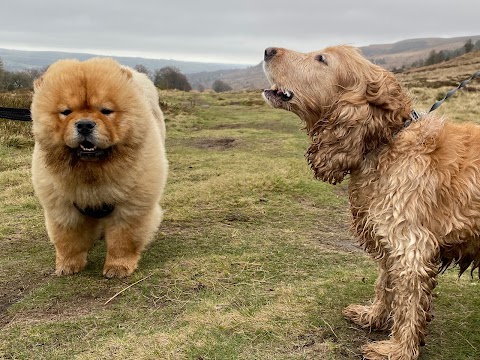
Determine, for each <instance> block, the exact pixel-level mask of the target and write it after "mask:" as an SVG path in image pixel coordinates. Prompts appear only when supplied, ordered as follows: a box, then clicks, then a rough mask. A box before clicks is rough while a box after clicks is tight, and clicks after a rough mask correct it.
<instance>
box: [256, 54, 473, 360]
mask: <svg viewBox="0 0 480 360" xmlns="http://www.w3.org/2000/svg"><path fill="white" fill-rule="evenodd" d="M319 54H322V55H324V57H325V58H324V59H325V61H318V55H319ZM265 72H266V74H267V76H268V78H269V79H270V81H271V82H272V84H273V83H274V84H276V85H277V87H278V88H279V89H282V90H288V91H290V92H293V98H292V99H291V100H290V101H283V100H282V99H281V98H280V97H278V96H276V95H275V93H276V92H275V91H273V90H266V91H265V92H264V97H265V99H266V100H267V101H268V102H269V103H270V104H271V105H272V106H273V107H277V108H284V109H286V110H290V111H293V112H294V113H296V114H297V115H298V116H299V117H300V118H302V119H303V120H304V121H305V126H306V130H307V132H308V134H309V135H310V138H311V146H310V148H309V149H308V151H307V155H306V156H307V159H308V161H309V163H310V165H311V166H312V169H313V171H314V173H315V176H316V177H317V178H318V179H320V180H323V181H327V182H330V183H333V184H335V183H338V182H340V181H342V180H343V178H344V176H345V175H347V174H350V182H349V185H348V186H349V198H350V205H351V212H352V215H353V231H354V234H355V235H356V236H357V238H358V240H359V242H360V243H361V244H362V245H363V246H364V247H365V249H366V250H367V251H368V252H369V253H370V254H371V255H372V257H373V258H374V259H375V260H376V261H377V262H378V264H379V268H380V275H379V278H378V280H377V285H376V289H375V298H374V300H373V303H372V304H371V305H370V306H363V305H350V306H348V307H347V308H346V309H345V310H344V312H343V313H344V315H345V316H346V317H347V318H349V319H350V320H352V321H353V322H355V323H356V324H358V325H360V326H362V327H364V328H369V329H390V330H391V335H390V339H389V340H386V341H380V342H374V343H370V344H367V345H365V346H364V347H363V351H364V355H365V357H366V358H368V359H392V360H393V359H395V360H407V359H417V358H418V356H419V345H421V344H424V342H425V336H426V325H427V322H428V321H430V320H431V315H430V314H431V302H432V291H433V289H434V287H435V285H436V276H437V274H438V272H439V270H440V269H441V268H445V267H447V266H449V265H450V264H452V263H458V264H459V265H460V271H461V272H463V271H465V270H466V269H467V268H468V267H469V266H470V265H471V266H472V271H473V269H475V268H478V267H479V266H480V127H479V126H476V125H472V124H454V123H449V122H445V121H443V120H442V119H439V118H437V117H436V116H435V115H426V116H423V117H422V118H421V119H420V120H419V121H417V122H414V123H412V124H411V125H409V126H408V127H405V123H406V122H407V121H408V119H409V113H410V111H411V110H412V106H411V101H410V99H409V97H408V95H407V94H406V93H405V92H404V91H403V90H402V89H401V87H400V85H399V84H398V82H397V81H396V80H395V77H394V76H393V75H392V74H391V73H389V72H388V71H386V70H384V69H382V68H380V67H378V66H376V65H373V64H372V63H370V62H369V61H367V60H366V59H364V58H363V57H362V56H361V55H360V53H359V51H358V50H356V49H354V48H351V47H348V46H338V47H331V48H327V49H325V50H322V51H318V52H314V53H309V54H303V53H298V52H294V51H290V50H286V49H276V54H275V56H272V57H269V58H268V59H267V58H266V60H265Z"/></svg>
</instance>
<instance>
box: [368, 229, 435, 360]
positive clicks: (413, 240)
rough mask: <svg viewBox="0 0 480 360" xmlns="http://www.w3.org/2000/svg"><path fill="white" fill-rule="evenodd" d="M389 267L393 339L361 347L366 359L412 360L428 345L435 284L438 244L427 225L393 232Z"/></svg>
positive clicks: (390, 241)
mask: <svg viewBox="0 0 480 360" xmlns="http://www.w3.org/2000/svg"><path fill="white" fill-rule="evenodd" d="M390 234H392V235H394V234H397V235H399V236H397V237H396V238H390V240H389V243H390V245H391V251H390V253H389V256H388V261H387V268H388V273H389V280H390V282H391V286H392V290H393V302H392V313H393V326H392V332H391V334H390V339H389V340H386V341H378V342H373V343H370V344H367V345H365V346H363V347H362V350H363V353H364V355H365V358H367V359H389V360H413V359H417V358H418V356H419V346H420V345H423V344H425V336H426V325H427V321H428V318H429V311H430V307H431V301H432V291H433V289H434V287H435V285H436V275H437V269H438V267H437V264H436V260H437V253H438V244H437V241H436V239H435V238H434V236H433V235H432V234H431V233H430V232H429V231H428V230H427V229H424V228H419V227H414V226H408V227H407V226H406V227H405V228H402V229H396V231H391V232H390Z"/></svg>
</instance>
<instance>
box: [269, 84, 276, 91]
mask: <svg viewBox="0 0 480 360" xmlns="http://www.w3.org/2000/svg"><path fill="white" fill-rule="evenodd" d="M270 90H273V91H276V90H278V86H277V85H275V84H273V85H272V87H271V88H270Z"/></svg>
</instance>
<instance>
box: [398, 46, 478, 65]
mask: <svg viewBox="0 0 480 360" xmlns="http://www.w3.org/2000/svg"><path fill="white" fill-rule="evenodd" d="M475 50H480V40H477V41H476V42H475V43H473V41H472V39H468V40H467V41H466V42H465V44H464V45H463V46H462V47H459V48H458V49H455V50H440V51H438V52H437V51H435V50H432V51H430V53H429V54H428V57H427V58H426V59H423V60H422V59H421V60H417V61H414V62H413V63H411V64H410V66H403V67H402V68H401V69H397V68H394V69H393V70H392V71H393V72H401V71H403V70H405V69H407V68H409V69H410V68H416V67H422V66H428V65H434V64H439V63H442V62H444V61H448V60H451V59H454V58H456V57H459V56H462V55H464V54H467V53H469V52H472V51H475Z"/></svg>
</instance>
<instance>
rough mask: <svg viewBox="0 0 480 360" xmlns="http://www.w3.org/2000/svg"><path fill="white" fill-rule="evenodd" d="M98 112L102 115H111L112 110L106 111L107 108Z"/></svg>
mask: <svg viewBox="0 0 480 360" xmlns="http://www.w3.org/2000/svg"><path fill="white" fill-rule="evenodd" d="M100 112H101V113H102V114H103V115H110V114H111V113H113V110H110V109H107V108H103V109H102V110H100Z"/></svg>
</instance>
